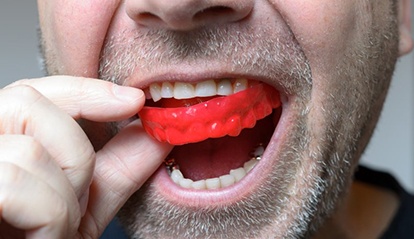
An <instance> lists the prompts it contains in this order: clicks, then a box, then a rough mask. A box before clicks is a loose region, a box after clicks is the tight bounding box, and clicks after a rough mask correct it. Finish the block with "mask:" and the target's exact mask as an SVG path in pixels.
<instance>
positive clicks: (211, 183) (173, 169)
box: [165, 144, 264, 190]
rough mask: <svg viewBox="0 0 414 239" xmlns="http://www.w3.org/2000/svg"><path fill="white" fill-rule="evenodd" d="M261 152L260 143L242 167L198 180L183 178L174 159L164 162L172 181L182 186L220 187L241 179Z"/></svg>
mask: <svg viewBox="0 0 414 239" xmlns="http://www.w3.org/2000/svg"><path fill="white" fill-rule="evenodd" d="M263 152H264V147H263V145H262V144H260V145H259V146H258V147H256V148H255V149H254V150H253V151H252V152H251V153H250V155H251V156H252V158H251V159H250V160H249V161H247V162H246V163H244V165H243V167H240V168H236V169H232V170H230V172H229V174H226V175H222V176H220V177H217V178H209V179H203V180H198V181H193V180H191V179H189V178H184V176H183V174H182V173H181V171H180V169H179V167H178V165H177V164H176V163H175V160H174V159H172V158H169V159H167V160H165V164H166V166H167V169H168V171H169V174H170V177H171V179H172V181H173V182H174V183H175V184H177V185H179V186H181V187H183V188H189V189H196V190H206V189H220V188H225V187H228V186H231V185H233V184H235V183H237V182H239V181H240V180H241V179H243V178H244V176H246V174H247V173H249V172H250V171H251V170H252V169H253V168H254V166H255V165H256V164H257V163H258V162H259V160H260V159H261V158H262V155H263Z"/></svg>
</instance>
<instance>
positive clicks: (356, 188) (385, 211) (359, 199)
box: [314, 182, 399, 239]
mask: <svg viewBox="0 0 414 239" xmlns="http://www.w3.org/2000/svg"><path fill="white" fill-rule="evenodd" d="M398 207H399V199H398V197H397V195H395V193H394V192H392V191H390V190H387V189H384V188H379V187H376V186H373V185H369V184H366V183H361V182H354V183H353V184H352V186H351V189H350V192H349V193H348V195H347V197H346V198H345V199H344V201H343V203H342V204H341V205H340V207H339V208H338V210H337V211H336V213H335V214H334V215H333V216H332V218H330V219H328V220H327V222H326V223H325V224H324V226H323V227H322V228H321V230H320V231H319V232H318V233H317V234H316V235H315V237H314V239H324V238H338V239H348V238H349V239H351V238H352V239H360V238H361V239H370V238H372V239H374V238H379V237H380V236H381V235H382V234H383V233H384V232H385V230H386V229H387V228H388V226H389V224H390V223H391V221H392V219H393V218H394V216H395V213H396V212H397V210H398Z"/></svg>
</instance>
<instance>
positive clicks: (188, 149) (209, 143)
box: [170, 117, 274, 181]
mask: <svg viewBox="0 0 414 239" xmlns="http://www.w3.org/2000/svg"><path fill="white" fill-rule="evenodd" d="M273 130H274V120H273V119H272V117H267V118H265V119H263V120H260V121H258V122H257V124H256V126H255V127H254V129H245V130H243V131H242V132H241V133H240V135H239V136H238V137H230V136H226V137H223V138H219V139H207V140H205V141H203V142H199V143H193V144H186V145H183V146H176V147H174V150H173V151H172V152H171V154H170V157H171V158H174V159H175V162H176V163H177V164H178V165H179V168H180V171H181V172H182V173H183V175H184V177H185V178H190V179H192V180H194V181H196V180H201V179H207V178H215V177H219V176H222V175H225V174H228V173H229V172H230V170H231V169H236V168H239V167H242V166H243V164H244V162H246V161H248V160H249V159H250V157H251V156H250V155H249V154H250V152H251V151H252V150H253V149H255V147H256V146H258V145H259V144H263V145H264V146H266V145H267V143H268V142H269V140H270V138H271V136H272V134H273Z"/></svg>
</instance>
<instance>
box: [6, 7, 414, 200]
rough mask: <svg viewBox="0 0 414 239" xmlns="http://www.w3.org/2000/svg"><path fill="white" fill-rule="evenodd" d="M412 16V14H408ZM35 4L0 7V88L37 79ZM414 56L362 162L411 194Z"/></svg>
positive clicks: (401, 67) (403, 67) (402, 67)
mask: <svg viewBox="0 0 414 239" xmlns="http://www.w3.org/2000/svg"><path fill="white" fill-rule="evenodd" d="M412 12H414V11H412ZM37 25H38V21H37V13H36V1H16V0H3V1H2V3H1V5H0V33H1V37H0V73H1V78H0V86H1V87H3V86H5V85H7V84H9V83H10V82H13V81H15V80H18V79H23V78H33V77H40V76H42V75H43V72H42V71H41V69H40V64H39V62H40V57H39V53H38V41H37ZM413 66H414V56H413V53H411V54H410V55H408V56H405V57H403V58H402V59H401V60H400V61H399V64H398V67H397V72H396V74H395V77H394V81H393V83H392V87H391V89H390V94H389V97H388V100H387V102H386V105H385V109H384V112H383V115H382V117H381V120H380V124H379V126H378V127H377V129H376V132H375V136H374V138H373V140H372V141H371V144H370V145H369V148H368V150H367V151H366V152H365V154H364V156H363V162H364V163H365V164H368V165H370V166H372V167H375V168H378V169H383V170H388V171H390V172H392V173H393V174H394V176H396V177H397V178H398V179H399V180H400V182H402V184H403V185H404V186H405V187H406V188H408V189H410V190H411V191H413V192H414V151H413V146H414V127H413V126H414V107H413V103H414V70H413Z"/></svg>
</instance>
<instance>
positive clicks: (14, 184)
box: [0, 76, 171, 238]
mask: <svg viewBox="0 0 414 239" xmlns="http://www.w3.org/2000/svg"><path fill="white" fill-rule="evenodd" d="M144 101H145V97H144V95H143V93H142V92H141V91H140V90H137V89H133V88H125V87H119V86H116V85H114V84H111V83H109V82H104V81H100V80H95V79H85V78H75V77H68V76H54V77H47V78H41V79H33V80H25V81H19V82H16V83H14V84H12V85H10V86H8V87H6V88H5V89H2V90H0V119H1V121H0V219H1V220H0V238H20V237H21V238H25V237H26V238H98V236H99V235H100V234H101V233H102V232H103V230H104V229H105V227H106V225H107V224H108V223H109V222H110V220H111V219H112V218H113V217H114V216H115V214H116V213H117V211H118V210H119V208H120V207H121V206H122V205H123V204H124V203H125V201H126V200H127V199H128V198H129V196H130V195H132V193H133V192H135V191H136V190H137V189H138V188H139V187H140V186H142V184H143V183H144V182H145V181H146V180H147V178H148V177H149V176H150V175H151V174H152V173H153V172H154V171H155V170H156V169H157V168H158V167H159V165H160V164H161V162H162V160H163V159H164V158H165V156H166V155H167V154H168V152H169V150H170V149H171V146H168V145H166V144H161V143H159V142H157V141H154V140H152V139H151V138H150V137H149V136H148V135H147V134H146V133H144V131H143V129H142V127H141V125H140V122H138V121H136V122H133V123H131V124H129V125H128V126H127V127H125V128H124V129H123V130H122V131H121V132H120V133H119V134H118V135H116V136H115V137H114V138H113V139H111V140H110V141H109V142H108V143H107V144H106V145H105V146H104V147H103V148H102V149H101V150H100V151H98V152H96V153H95V152H94V149H93V147H92V145H91V143H90V141H89V139H88V138H87V136H86V134H85V133H84V131H83V130H82V129H81V128H80V126H79V125H78V124H77V123H76V121H75V119H80V118H82V119H87V120H91V121H96V122H111V121H118V120H122V119H127V118H129V117H131V116H133V115H134V114H136V113H137V112H138V111H139V110H140V109H141V107H142V106H143V103H144Z"/></svg>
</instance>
